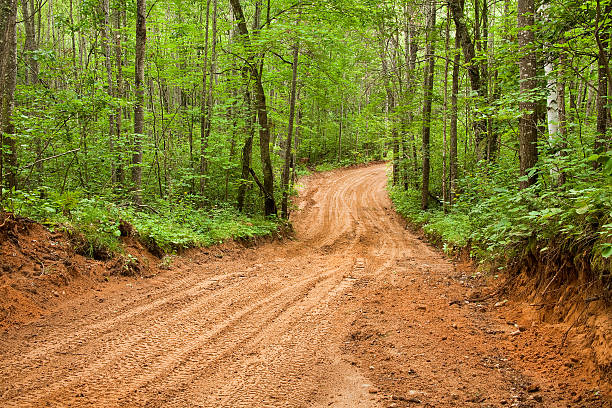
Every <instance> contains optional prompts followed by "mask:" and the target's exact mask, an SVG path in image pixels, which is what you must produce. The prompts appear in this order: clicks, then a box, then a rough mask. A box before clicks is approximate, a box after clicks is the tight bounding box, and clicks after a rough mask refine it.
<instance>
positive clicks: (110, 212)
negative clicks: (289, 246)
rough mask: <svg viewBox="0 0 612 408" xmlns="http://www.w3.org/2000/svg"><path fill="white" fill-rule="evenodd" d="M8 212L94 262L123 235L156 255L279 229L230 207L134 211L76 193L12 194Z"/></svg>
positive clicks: (117, 249) (163, 204) (166, 205)
mask: <svg viewBox="0 0 612 408" xmlns="http://www.w3.org/2000/svg"><path fill="white" fill-rule="evenodd" d="M7 209H8V210H9V211H12V212H14V213H16V214H18V215H21V216H24V217H28V218H31V219H34V220H36V221H38V222H41V223H42V224H45V225H47V226H48V227H50V228H52V229H55V230H61V231H64V232H66V233H67V235H68V236H69V237H70V239H71V241H72V243H73V245H74V247H75V250H76V251H77V252H78V253H80V254H82V255H85V256H88V257H92V258H95V259H109V258H111V257H112V256H113V255H114V254H118V253H121V252H122V242H121V236H122V235H123V236H125V235H134V236H135V237H136V238H138V239H139V240H140V241H141V242H142V243H143V245H145V246H146V247H147V248H148V249H150V250H151V251H152V252H154V253H156V254H157V255H160V256H161V255H163V254H165V253H172V252H176V251H180V250H182V249H186V248H190V247H202V246H210V245H214V244H218V243H221V242H223V241H226V240H228V239H248V238H253V237H257V236H265V235H270V234H273V233H274V232H276V231H277V230H278V228H279V227H280V220H278V219H276V218H264V217H262V216H254V217H248V216H246V215H244V214H241V213H240V212H238V211H237V210H236V209H234V208H233V207H230V206H220V207H219V206H217V207H212V208H207V209H201V208H197V207H196V206H195V205H193V204H191V203H189V202H180V203H171V202H169V201H164V200H158V201H157V202H155V203H152V204H151V205H148V206H145V207H142V209H135V208H133V207H130V206H124V207H121V206H118V205H115V204H113V203H111V202H109V201H106V200H104V199H103V198H101V197H96V198H87V197H84V196H83V195H82V193H80V192H78V191H73V192H66V193H63V194H53V193H51V194H49V196H48V197H47V198H41V197H40V195H39V194H30V193H27V192H16V193H15V194H14V195H13V197H12V199H11V201H10V202H8V206H7ZM126 225H128V226H129V227H128V228H126ZM127 230H129V231H127Z"/></svg>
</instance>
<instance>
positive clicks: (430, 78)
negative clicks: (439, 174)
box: [421, 0, 436, 210]
mask: <svg viewBox="0 0 612 408" xmlns="http://www.w3.org/2000/svg"><path fill="white" fill-rule="evenodd" d="M430 1H431V4H430V5H429V7H430V10H429V17H428V21H427V45H426V47H425V48H426V49H425V58H426V62H425V75H424V77H425V80H424V86H423V90H424V94H423V145H422V150H423V179H422V184H421V209H423V210H426V209H427V207H428V204H429V172H430V163H429V155H430V143H429V139H430V135H431V104H432V99H433V82H434V68H435V58H434V52H435V47H434V45H435V33H434V28H435V26H436V2H435V0H430Z"/></svg>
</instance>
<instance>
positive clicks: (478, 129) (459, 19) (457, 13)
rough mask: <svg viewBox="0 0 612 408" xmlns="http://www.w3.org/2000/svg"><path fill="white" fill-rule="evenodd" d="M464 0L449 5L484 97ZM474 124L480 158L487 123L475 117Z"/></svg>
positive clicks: (450, 0)
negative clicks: (467, 24) (465, 14)
mask: <svg viewBox="0 0 612 408" xmlns="http://www.w3.org/2000/svg"><path fill="white" fill-rule="evenodd" d="M464 1H465V0H448V6H449V7H450V9H451V12H452V14H453V20H454V21H455V27H456V35H457V37H459V40H460V41H461V46H462V48H463V58H464V61H465V64H466V65H467V70H468V76H469V78H470V85H471V88H472V91H474V92H475V93H476V94H477V95H478V96H479V97H480V98H484V97H485V96H486V95H485V92H483V87H482V79H481V76H480V69H479V64H478V63H477V62H476V61H475V58H476V51H475V49H474V43H473V42H472V40H471V38H470V33H469V31H468V28H467V26H466V24H465V16H464V13H463V7H464ZM473 126H474V140H475V141H476V150H477V152H476V156H477V157H478V158H479V159H480V158H483V157H484V150H485V146H483V141H484V140H485V135H486V131H487V124H486V121H485V120H484V119H483V118H475V119H474V122H473Z"/></svg>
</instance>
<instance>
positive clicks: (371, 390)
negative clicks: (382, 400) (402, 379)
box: [368, 387, 378, 394]
mask: <svg viewBox="0 0 612 408" xmlns="http://www.w3.org/2000/svg"><path fill="white" fill-rule="evenodd" d="M368 392H369V393H370V394H378V388H376V387H372V388H370V389H369V390H368Z"/></svg>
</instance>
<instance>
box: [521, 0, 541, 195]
mask: <svg viewBox="0 0 612 408" xmlns="http://www.w3.org/2000/svg"><path fill="white" fill-rule="evenodd" d="M534 12H535V5H534V0H518V17H517V26H518V30H519V33H518V43H519V52H520V60H519V73H520V92H521V96H522V98H521V101H520V102H519V110H520V112H521V117H520V119H519V160H520V176H521V177H527V176H528V171H529V169H531V168H532V167H533V166H535V164H536V162H537V160H538V151H537V145H536V142H537V136H538V129H537V122H536V120H537V119H536V118H537V117H536V115H537V113H536V102H535V101H534V100H533V98H534V96H533V95H532V92H533V91H534V90H535V89H536V87H537V81H536V74H537V69H536V63H537V61H536V54H535V50H534V49H533V43H534V38H535V36H534V32H533V30H532V28H531V27H533V25H534V24H535V18H534ZM536 180H537V174H536V173H535V172H534V173H533V174H532V175H531V176H530V177H527V178H526V179H523V180H521V181H520V188H526V187H529V186H530V185H532V184H534V183H535V182H536Z"/></svg>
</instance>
